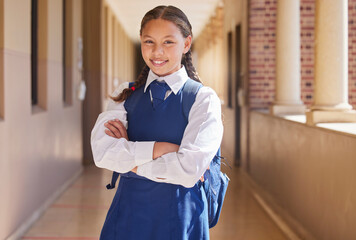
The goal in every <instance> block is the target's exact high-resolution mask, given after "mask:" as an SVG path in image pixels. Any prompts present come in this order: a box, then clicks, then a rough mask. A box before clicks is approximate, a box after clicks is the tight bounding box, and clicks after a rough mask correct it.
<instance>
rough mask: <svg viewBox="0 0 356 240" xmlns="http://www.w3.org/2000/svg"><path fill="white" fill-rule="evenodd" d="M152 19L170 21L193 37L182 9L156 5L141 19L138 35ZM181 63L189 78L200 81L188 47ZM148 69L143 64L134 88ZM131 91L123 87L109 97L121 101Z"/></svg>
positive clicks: (141, 80) (145, 75) (145, 77)
mask: <svg viewBox="0 0 356 240" xmlns="http://www.w3.org/2000/svg"><path fill="white" fill-rule="evenodd" d="M154 19H163V20H167V21H170V22H172V23H174V24H175V25H176V26H177V27H178V28H179V30H180V31H181V33H182V35H183V37H184V38H187V37H188V36H189V35H191V36H192V37H193V33H192V26H191V25H190V22H189V20H188V18H187V16H186V15H185V14H184V13H183V12H182V10H180V9H179V8H177V7H174V6H158V7H155V8H154V9H152V10H150V11H148V12H147V13H146V14H145V16H144V17H143V19H142V21H141V29H140V35H142V30H143V28H144V27H145V25H146V24H147V23H148V22H149V21H151V20H154ZM182 64H183V65H184V66H185V68H186V70H187V73H188V76H189V77H190V78H191V79H193V80H195V81H197V82H201V81H200V78H199V76H198V73H197V71H196V70H195V68H194V66H193V61H192V52H191V50H190V49H189V51H188V52H187V53H186V54H184V55H183V57H182ZM149 71H150V68H149V67H148V66H147V65H146V64H145V66H144V68H143V69H142V71H141V73H140V75H139V76H138V78H137V79H136V81H135V83H134V84H133V87H134V88H135V89H137V88H139V87H141V86H143V85H144V84H145V83H146V80H147V76H148V73H149ZM133 91H134V90H133V89H131V88H125V89H124V90H123V91H122V93H120V94H119V95H118V96H117V97H111V98H112V99H113V100H114V101H117V102H122V101H124V100H126V99H127V98H128V97H129V96H130V95H131V94H132V93H133Z"/></svg>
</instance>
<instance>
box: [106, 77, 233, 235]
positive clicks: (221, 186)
mask: <svg viewBox="0 0 356 240" xmlns="http://www.w3.org/2000/svg"><path fill="white" fill-rule="evenodd" d="M132 84H133V83H130V87H131V86H132ZM201 87H202V84H201V83H198V82H196V81H194V80H191V79H189V80H187V82H186V83H185V86H184V89H183V98H182V99H183V113H184V115H185V117H186V119H188V116H189V112H190V109H191V107H192V105H193V103H194V102H195V97H196V94H197V92H198V91H199V89H200V88H201ZM220 152H221V151H220V148H219V150H218V152H217V153H216V155H215V156H214V158H213V160H212V161H211V162H210V166H209V169H208V170H206V171H205V173H204V182H201V181H200V180H199V182H198V184H199V185H200V186H202V187H203V188H204V192H205V194H206V199H207V203H208V216H209V228H212V227H214V226H215V225H216V224H217V222H218V220H219V217H220V213H221V208H222V205H223V202H224V198H225V195H226V190H227V186H228V184H229V181H230V179H229V178H228V176H227V175H226V174H225V173H222V172H221V159H224V158H223V157H221V156H220ZM119 175H120V174H119V173H118V172H113V175H112V178H111V183H110V184H108V185H107V186H106V188H107V189H113V188H115V184H116V181H117V179H118V177H119Z"/></svg>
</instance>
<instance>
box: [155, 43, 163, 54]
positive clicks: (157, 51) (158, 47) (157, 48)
mask: <svg viewBox="0 0 356 240" xmlns="http://www.w3.org/2000/svg"><path fill="white" fill-rule="evenodd" d="M152 53H153V55H154V56H161V55H163V53H164V50H163V47H162V46H161V45H160V44H156V45H155V46H154V47H153V50H152Z"/></svg>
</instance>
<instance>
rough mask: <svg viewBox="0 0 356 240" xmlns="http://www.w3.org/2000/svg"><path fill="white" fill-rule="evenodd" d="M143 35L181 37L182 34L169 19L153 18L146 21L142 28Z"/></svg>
mask: <svg viewBox="0 0 356 240" xmlns="http://www.w3.org/2000/svg"><path fill="white" fill-rule="evenodd" d="M142 36H143V37H148V36H149V37H155V38H156V37H157V38H159V37H165V36H173V37H182V38H183V35H182V33H181V32H180V30H179V28H178V27H177V26H176V25H175V24H174V23H173V22H170V21H167V20H163V19H154V20H151V21H149V22H147V23H146V25H145V27H144V28H143V29H142Z"/></svg>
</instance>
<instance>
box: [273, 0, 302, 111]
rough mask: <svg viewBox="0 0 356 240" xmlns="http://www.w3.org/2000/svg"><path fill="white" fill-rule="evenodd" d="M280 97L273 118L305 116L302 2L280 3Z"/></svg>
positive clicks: (278, 60)
mask: <svg viewBox="0 0 356 240" xmlns="http://www.w3.org/2000/svg"><path fill="white" fill-rule="evenodd" d="M276 38H277V41H276V80H277V81H276V97H275V102H274V103H273V105H272V106H271V108H270V112H271V114H275V115H278V114H304V113H305V106H304V105H303V102H302V101H301V99H300V96H301V93H300V79H301V76H300V2H299V0H278V2H277V36H276Z"/></svg>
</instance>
